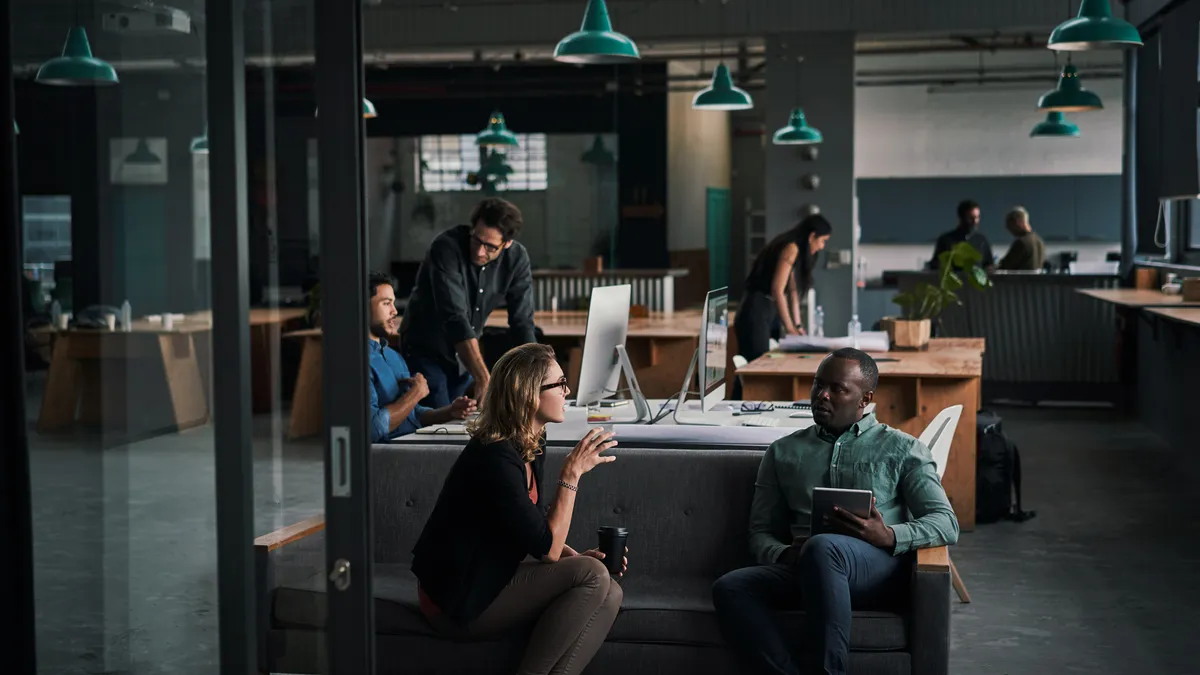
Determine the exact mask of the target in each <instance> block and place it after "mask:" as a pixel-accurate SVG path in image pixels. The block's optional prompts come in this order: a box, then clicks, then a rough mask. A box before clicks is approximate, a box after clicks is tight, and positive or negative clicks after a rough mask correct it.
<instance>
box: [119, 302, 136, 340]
mask: <svg viewBox="0 0 1200 675" xmlns="http://www.w3.org/2000/svg"><path fill="white" fill-rule="evenodd" d="M132 320H133V308H131V307H130V306H129V301H128V300H126V301H125V302H122V303H121V330H122V331H124V332H126V333H128V332H129V323H130V322H131V321H132Z"/></svg>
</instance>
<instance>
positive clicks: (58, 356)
mask: <svg viewBox="0 0 1200 675" xmlns="http://www.w3.org/2000/svg"><path fill="white" fill-rule="evenodd" d="M70 349H71V338H70V337H69V336H68V335H66V334H60V335H59V336H58V337H57V338H56V339H55V341H54V351H53V354H52V355H51V357H50V372H49V373H48V375H47V378H46V391H45V392H44V393H43V394H42V411H41V413H40V414H39V415H38V431H54V430H56V429H62V428H64V427H68V426H70V425H72V424H74V422H75V411H76V409H77V408H78V407H79V390H78V388H77V384H78V379H79V378H78V375H79V362H78V361H75V360H74V359H72V358H71V357H70V356H69V354H70Z"/></svg>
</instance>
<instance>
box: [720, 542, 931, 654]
mask: <svg viewBox="0 0 1200 675" xmlns="http://www.w3.org/2000/svg"><path fill="white" fill-rule="evenodd" d="M911 571H912V556H907V555H905V556H892V555H891V554H889V553H887V552H886V551H883V550H882V549H879V548H876V547H874V546H872V545H870V544H868V543H866V542H865V541H862V540H861V539H856V538H854V537H848V536H844V535H840V534H819V535H817V536H815V537H813V538H812V539H810V540H808V542H807V543H805V544H804V548H803V549H801V552H800V560H799V562H798V563H797V564H795V565H792V566H789V565H782V564H776V565H761V566H757V567H746V568H743V569H740V570H735V571H733V572H730V573H729V574H726V575H725V576H723V577H721V578H720V579H717V581H716V583H714V584H713V605H715V606H716V609H717V620H718V621H719V622H720V624H721V633H722V635H724V637H725V642H726V643H727V644H728V645H729V646H730V648H731V649H733V650H734V652H736V653H737V655H738V657H739V658H740V659H741V660H742V662H743V663H745V664H746V667H747V668H749V669H750V670H749V672H752V673H755V674H756V675H768V674H770V675H785V674H786V675H799V673H805V674H806V675H808V674H815V673H828V674H830V675H840V674H842V673H845V672H847V668H848V667H849V657H850V607H851V606H852V605H853V606H857V607H860V608H872V607H881V606H888V605H890V604H893V603H895V602H897V601H898V600H899V598H901V597H902V596H903V594H904V593H905V592H907V590H908V587H909V575H910V573H911ZM801 608H803V609H804V611H805V613H806V614H807V618H808V627H807V631H806V634H805V635H804V636H803V639H802V640H797V639H796V638H797V637H798V636H784V635H782V634H781V633H780V631H779V625H778V624H777V623H776V622H775V611H776V610H786V609H801ZM797 641H799V642H802V645H795V644H794V643H795V642H797ZM789 642H790V643H793V644H792V645H789ZM793 645H794V646H797V647H801V646H802V649H800V650H798V651H799V653H800V654H802V655H803V659H802V662H801V664H799V665H798V664H797V663H796V661H795V660H793V652H792V650H791V646H793Z"/></svg>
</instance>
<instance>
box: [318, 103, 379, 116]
mask: <svg viewBox="0 0 1200 675" xmlns="http://www.w3.org/2000/svg"><path fill="white" fill-rule="evenodd" d="M362 115H363V119H364V120H369V119H374V118H376V117H379V113H377V112H375V104H374V103H371V100H370V99H367V98H364V99H363V102H362ZM320 116H321V109H320V108H317V109H315V110H313V117H320Z"/></svg>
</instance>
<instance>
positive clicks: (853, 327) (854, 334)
mask: <svg viewBox="0 0 1200 675" xmlns="http://www.w3.org/2000/svg"><path fill="white" fill-rule="evenodd" d="M861 331H862V324H860V323H859V322H858V315H857V314H855V315H853V316H851V317H850V323H849V325H847V326H846V335H847V336H849V338H850V340H851V342H852V344H853V345H854V348H855V349H858V334H859V333H860V332H861Z"/></svg>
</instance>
